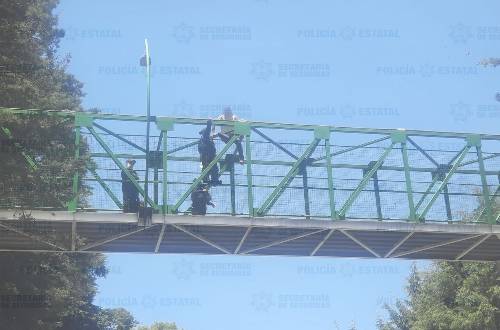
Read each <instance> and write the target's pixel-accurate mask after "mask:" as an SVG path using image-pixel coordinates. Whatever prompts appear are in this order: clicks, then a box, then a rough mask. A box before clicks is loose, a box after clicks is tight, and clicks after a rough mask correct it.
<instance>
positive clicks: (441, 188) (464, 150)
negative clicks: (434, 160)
mask: <svg viewBox="0 0 500 330" xmlns="http://www.w3.org/2000/svg"><path fill="white" fill-rule="evenodd" d="M471 147H472V146H471V145H470V144H467V146H465V147H464V149H463V150H462V151H461V152H460V153H459V156H458V157H457V159H456V160H455V163H454V164H453V166H452V167H451V169H450V171H449V172H448V174H446V177H445V178H444V180H443V182H441V185H440V186H439V187H438V189H437V190H436V191H435V192H434V195H432V197H431V199H430V201H429V202H428V203H427V205H426V206H425V207H424V209H423V211H422V213H420V214H419V220H420V221H424V220H425V216H426V214H427V212H429V210H430V209H431V207H432V205H433V204H434V202H435V201H436V199H437V198H438V196H439V194H440V193H441V191H442V190H443V188H444V187H445V186H446V185H447V184H448V181H449V180H450V178H451V176H452V175H453V174H454V173H455V171H456V170H457V168H458V166H460V163H461V162H462V160H463V159H464V157H465V155H467V153H468V152H469V150H470V148H471Z"/></svg>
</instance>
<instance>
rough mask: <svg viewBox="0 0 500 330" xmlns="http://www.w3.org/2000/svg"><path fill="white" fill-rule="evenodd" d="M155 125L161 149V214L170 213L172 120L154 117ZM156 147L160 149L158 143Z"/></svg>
mask: <svg viewBox="0 0 500 330" xmlns="http://www.w3.org/2000/svg"><path fill="white" fill-rule="evenodd" d="M156 126H157V128H158V129H159V130H160V131H161V139H162V140H161V149H162V171H163V172H162V173H163V176H162V179H163V183H162V203H163V206H162V208H161V211H162V214H167V213H170V210H169V206H168V150H167V148H168V131H172V130H173V129H174V120H173V119H171V118H165V117H163V118H162V117H156ZM157 149H160V145H159V144H158V147H157Z"/></svg>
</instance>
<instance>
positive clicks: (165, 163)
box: [161, 131, 169, 214]
mask: <svg viewBox="0 0 500 330" xmlns="http://www.w3.org/2000/svg"><path fill="white" fill-rule="evenodd" d="M162 133H163V134H162V136H163V145H162V148H163V159H162V162H163V187H162V201H163V204H162V205H163V206H162V208H161V209H162V213H163V214H167V213H168V212H169V211H168V154H167V145H168V141H167V139H168V134H167V133H168V131H162Z"/></svg>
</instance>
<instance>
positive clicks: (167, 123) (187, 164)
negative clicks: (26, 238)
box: [0, 109, 500, 223]
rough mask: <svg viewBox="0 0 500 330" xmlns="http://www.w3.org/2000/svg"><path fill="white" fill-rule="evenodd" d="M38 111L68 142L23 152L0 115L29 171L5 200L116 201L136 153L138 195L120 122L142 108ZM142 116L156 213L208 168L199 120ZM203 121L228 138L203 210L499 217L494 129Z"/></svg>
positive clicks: (127, 124) (128, 124)
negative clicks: (227, 129) (65, 146)
mask: <svg viewBox="0 0 500 330" xmlns="http://www.w3.org/2000/svg"><path fill="white" fill-rule="evenodd" d="M2 111H5V112H9V113H10V114H12V115H15V116H23V115H27V114H29V115H35V116H36V115H39V114H42V112H40V111H36V110H32V111H30V110H16V109H3V110H2ZM43 115H44V116H45V115H47V116H48V118H53V116H56V117H57V118H59V119H61V118H62V119H64V120H67V121H68V122H70V123H71V125H72V128H73V130H74V136H75V139H74V145H75V148H74V150H72V151H71V153H70V154H64V155H57V154H56V157H54V158H51V157H47V156H43V155H36V154H30V151H32V150H34V148H30V146H29V145H28V144H29V143H27V142H26V141H23V139H22V137H16V136H13V132H15V130H14V129H10V128H9V127H4V125H2V127H1V129H2V131H1V132H0V135H1V136H2V139H3V140H2V141H4V143H3V145H4V146H8V149H9V150H8V151H9V152H11V153H13V152H14V153H17V157H18V159H20V160H18V161H19V162H24V165H26V166H29V167H31V168H32V169H33V171H32V172H33V177H38V178H39V179H37V180H38V181H37V180H35V181H34V182H35V184H33V186H28V187H26V186H25V187H24V188H23V189H19V187H21V186H22V185H12V184H10V183H8V182H7V181H5V180H4V183H3V187H2V188H3V194H2V195H0V204H2V205H4V206H5V205H7V206H9V205H10V206H12V205H14V206H16V205H17V204H16V200H20V201H24V202H25V204H26V201H29V200H37V203H38V204H37V203H35V204H33V205H32V207H33V208H52V209H63V208H64V209H68V210H70V211H76V212H91V211H120V210H121V209H122V208H123V203H122V193H121V175H120V174H121V171H122V170H123V169H124V166H125V160H126V159H129V158H132V159H135V160H136V161H137V163H136V166H135V168H136V171H137V172H138V173H139V180H137V181H136V180H135V179H133V178H131V179H132V181H133V183H134V184H135V185H136V187H137V189H138V190H139V192H140V194H141V196H142V199H144V198H145V189H144V187H145V182H144V178H145V175H144V174H145V171H146V168H145V159H146V153H145V142H146V137H145V136H143V135H133V134H130V133H129V132H130V131H136V130H138V131H142V126H144V124H145V122H146V117H144V116H128V115H111V114H99V113H98V114H91V113H82V112H77V113H75V112H65V111H54V112H43ZM51 116H52V117H51ZM152 120H153V121H154V123H155V124H156V132H154V133H153V134H152V136H150V145H151V146H153V147H152V149H151V151H150V155H149V157H150V158H149V159H150V161H149V163H150V165H151V166H150V168H149V169H148V171H149V173H150V174H149V178H150V180H149V182H148V191H149V194H148V200H149V204H150V205H152V206H153V208H154V209H155V212H157V213H164V214H189V208H190V204H191V200H190V194H191V192H192V191H193V189H195V187H196V186H197V185H198V184H199V183H200V182H201V181H202V180H203V178H204V176H205V175H206V174H207V173H208V170H209V169H207V170H205V171H202V170H201V167H200V161H199V155H198V149H197V142H198V139H199V134H198V132H199V131H200V130H201V129H202V128H203V126H204V125H205V124H206V119H192V118H171V117H153V118H152ZM214 123H215V125H216V126H217V128H216V130H217V131H218V130H219V129H220V127H221V126H227V125H230V126H233V129H234V132H235V136H234V137H233V138H232V139H231V140H230V141H229V143H227V144H226V143H224V142H222V141H220V139H216V140H215V141H216V147H217V157H216V159H215V160H214V162H212V164H211V165H212V166H219V167H220V169H221V180H222V182H223V183H222V185H219V186H214V187H212V188H211V194H212V198H213V200H214V201H215V203H216V207H215V208H213V209H209V213H211V214H227V215H238V216H252V217H266V216H267V217H288V218H324V219H333V220H344V219H345V220H355V219H374V220H403V221H442V222H456V221H461V222H487V223H496V222H497V221H498V220H499V207H498V199H499V198H498V196H499V195H500V191H499V183H500V182H499V180H500V136H498V135H487V134H470V133H452V132H430V131H417V130H402V129H366V128H349V127H335V126H314V125H295V124H278V123H264V122H250V121H239V122H225V121H214ZM5 141H6V142H7V143H5ZM237 141H241V143H242V145H243V150H244V155H245V161H244V163H243V164H239V163H238V162H236V163H234V162H233V161H232V159H234V158H233V157H231V155H232V154H234V153H235V143H237ZM43 143H47V144H49V145H51V144H52V143H51V141H43ZM56 145H57V143H56ZM4 149H5V148H4ZM56 150H57V148H56ZM4 151H5V150H4ZM44 157H45V158H44ZM58 157H59V159H58ZM61 157H63V158H64V159H61ZM68 158H70V159H71V161H72V162H73V163H78V162H80V163H81V162H83V163H84V164H85V168H86V170H85V171H79V172H78V171H76V169H75V168H76V167H71V166H61V167H58V166H57V165H55V164H54V163H57V162H55V160H58V161H59V162H60V163H61V164H65V161H64V160H67V159H68ZM16 159H17V158H16ZM24 165H23V166H24ZM37 173H38V174H37ZM4 174H5V173H4ZM22 179H23V178H14V181H15V180H18V182H19V180H22ZM36 182H38V185H39V184H40V183H41V184H42V186H44V187H45V188H46V190H47V191H46V192H50V193H47V194H46V195H47V196H49V195H55V196H53V197H54V198H52V197H51V198H49V197H47V198H46V199H44V203H39V200H40V199H36V198H31V199H30V194H33V193H36V194H38V193H40V192H35V191H34V189H32V188H33V187H34V186H37V184H36ZM47 182H50V183H49V184H47ZM55 183H58V184H55ZM30 187H31V188H30ZM47 187H48V188H47Z"/></svg>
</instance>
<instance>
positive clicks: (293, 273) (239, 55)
mask: <svg viewBox="0 0 500 330" xmlns="http://www.w3.org/2000/svg"><path fill="white" fill-rule="evenodd" d="M499 10H500V3H499V2H498V1H493V0H490V1H479V2H474V3H472V2H466V1H458V2H456V1H449V0H447V1H440V2H439V3H436V2H434V1H429V0H426V1H410V0H404V1H396V0H393V1H380V2H372V3H367V2H364V1H359V0H354V1H345V0H342V1H338V0H337V1H326V0H324V1H303V0H289V1H283V0H241V1H238V2H233V1H229V0H223V1H222V0H221V1H218V0H207V1H193V0H186V1H159V0H150V1H130V0H120V1H118V0H107V1H97V0H87V1H77V0H61V4H60V6H59V7H58V8H57V10H56V13H57V14H58V15H59V25H60V27H62V28H63V29H65V30H66V37H65V38H64V39H63V40H62V41H61V45H60V46H61V47H60V50H59V52H60V55H61V56H64V55H65V54H70V56H71V63H70V65H69V68H68V70H69V71H70V72H71V73H73V74H74V75H75V76H76V77H77V78H78V79H79V80H80V81H82V82H83V83H84V84H85V86H84V91H85V93H86V96H85V98H84V100H83V105H84V107H85V108H93V107H97V108H100V109H101V110H102V111H104V112H110V113H117V114H143V113H144V112H145V106H146V102H145V97H146V83H145V77H144V74H143V72H142V71H141V69H140V68H139V66H138V62H139V58H140V57H141V56H142V55H143V53H144V39H145V38H147V39H148V41H149V44H150V48H151V58H152V64H153V76H152V103H151V109H152V110H151V111H152V114H154V115H170V116H187V117H198V118H199V117H207V116H215V115H217V114H218V112H219V111H220V109H221V108H222V107H223V106H225V105H230V106H231V107H232V108H233V110H234V111H235V112H236V113H237V114H238V115H240V116H241V117H244V118H247V119H250V120H256V121H273V122H293V123H304V124H305V123H308V124H329V125H335V126H353V127H375V128H408V129H410V128H411V129H422V130H445V131H465V132H481V133H497V132H498V121H499V119H500V103H499V102H497V101H496V100H495V94H496V93H498V92H500V86H499V85H498V79H499V72H498V70H499V69H498V68H496V69H495V68H491V67H488V68H485V67H483V66H480V65H478V63H479V61H480V60H482V59H484V58H489V57H495V56H496V57H498V54H499V50H500V24H499V23H498V12H499ZM116 128H117V129H126V130H127V132H128V133H135V132H136V131H137V133H141V132H142V131H139V130H140V129H141V128H140V127H135V126H134V125H131V126H127V127H116ZM108 263H109V266H110V269H111V271H110V274H109V275H108V277H107V278H106V279H103V280H100V281H99V283H98V284H99V293H98V295H97V297H96V303H97V304H98V305H100V306H103V307H125V308H127V309H128V310H130V311H131V312H132V313H133V314H134V316H135V317H136V318H137V319H138V320H139V321H140V322H141V323H151V322H153V321H156V320H163V321H172V322H176V323H177V324H178V325H180V326H181V327H183V328H184V329H185V330H202V329H203V330H205V329H220V330H225V329H227V330H229V329H231V330H232V329H241V330H245V329H256V328H258V329H263V330H265V329H285V328H286V329H289V330H298V329H301V330H302V329H305V328H306V329H311V328H312V329H319V330H323V329H324V330H327V329H328V330H329V329H347V328H348V327H349V326H350V325H352V324H353V323H354V324H355V325H356V326H357V327H358V328H359V329H375V323H376V319H377V318H378V317H382V316H385V313H384V311H383V309H382V305H383V303H385V302H388V303H393V302H394V301H395V300H396V298H398V297H404V294H405V293H404V285H405V283H406V277H407V276H408V272H409V269H410V266H411V262H409V261H404V260H368V259H324V258H290V257H240V256H191V255H148V254H109V255H108ZM427 266H428V263H425V262H422V263H419V267H421V268H425V267H427Z"/></svg>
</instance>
